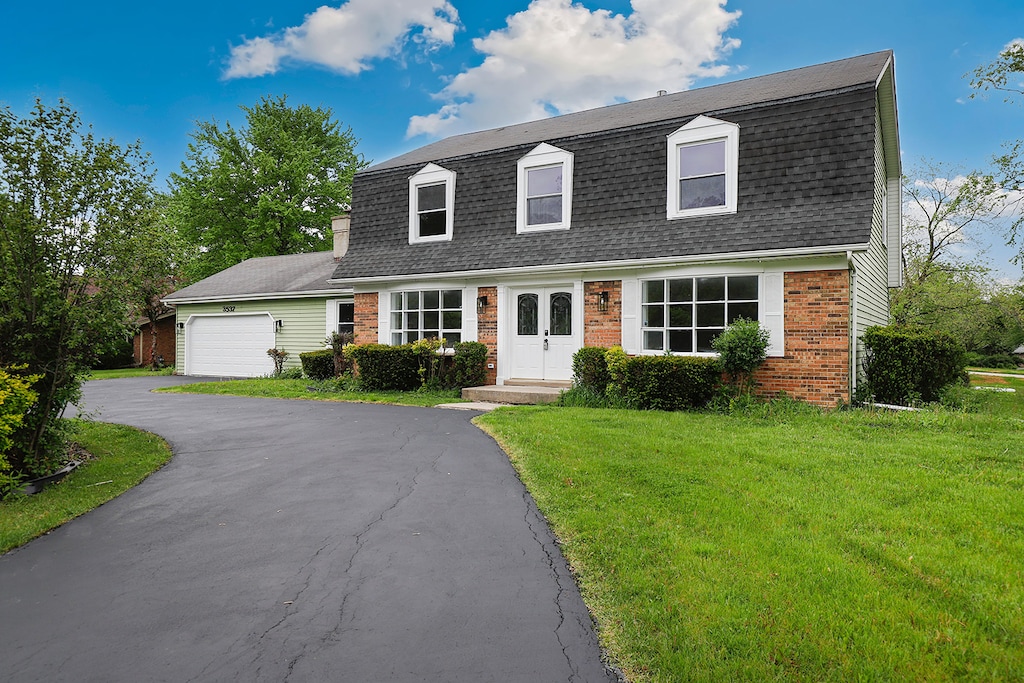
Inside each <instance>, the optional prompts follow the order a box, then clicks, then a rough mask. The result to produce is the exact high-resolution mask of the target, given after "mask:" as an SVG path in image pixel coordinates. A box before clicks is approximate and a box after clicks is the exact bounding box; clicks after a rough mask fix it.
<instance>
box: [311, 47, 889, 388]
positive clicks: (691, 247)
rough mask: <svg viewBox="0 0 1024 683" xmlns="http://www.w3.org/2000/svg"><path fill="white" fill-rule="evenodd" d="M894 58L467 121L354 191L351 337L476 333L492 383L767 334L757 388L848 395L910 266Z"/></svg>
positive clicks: (378, 169)
mask: <svg viewBox="0 0 1024 683" xmlns="http://www.w3.org/2000/svg"><path fill="white" fill-rule="evenodd" d="M899 179H900V159H899V136H898V130H897V116H896V96H895V83H894V78H893V56H892V53H891V52H888V51H886V52H878V53H874V54H869V55H863V56H859V57H854V58H851V59H845V60H841V61H837V62H831V63H827V64H821V65H817V66H811V67H807V68H802V69H796V70H793V71H786V72H783V73H777V74H771V75H768V76H762V77H758V78H750V79H746V80H740V81H736V82H732V83H725V84H722V85H715V86H711V87H707V88H700V89H695V90H690V91H686V92H681V93H676V94H664V95H660V96H658V97H652V98H650V99H645V100H640V101H636V102H628V103H624V104H616V105H612V106H609V107H602V108H600V109H593V110H589V111H582V112H578V113H575V114H568V115H564V116H558V117H555V118H550V119H545V120H541V121H534V122H530V123H524V124H519V125H514V126H506V127H503V128H497V129H493V130H485V131H481V132H476V133H469V134H465V135H458V136H454V137H450V138H447V139H444V140H440V141H438V142H435V143H432V144H429V145H426V146H424V147H421V148H419V149H416V150H414V151H411V152H409V153H407V154H403V155H401V156H399V157H396V158H394V159H391V160H389V161H385V162H383V163H379V164H377V165H375V166H373V167H371V168H368V169H366V170H364V171H362V172H361V173H359V174H358V175H357V176H356V178H355V181H354V185H353V202H352V206H353V208H352V213H351V225H350V227H349V226H345V227H346V228H349V229H350V241H349V244H350V247H349V249H348V251H347V253H345V255H344V256H343V257H342V258H341V259H340V261H339V263H338V265H337V268H336V269H335V271H334V274H333V277H332V278H331V280H330V282H331V283H332V284H333V285H336V286H345V287H352V290H353V292H354V318H355V332H356V339H357V341H358V342H381V343H385V344H392V343H395V344H397V343H402V342H409V341H413V340H415V339H418V338H421V337H445V338H446V339H448V340H449V341H456V340H463V341H466V340H477V341H481V342H483V343H485V344H486V345H487V346H488V348H489V350H490V355H489V358H488V360H489V370H490V373H491V374H490V377H491V379H492V380H493V381H494V382H495V383H497V384H503V383H505V382H508V381H511V380H519V379H546V380H566V379H569V378H570V377H571V374H572V369H571V363H572V356H573V353H574V352H575V351H576V350H577V349H579V348H580V347H582V346H584V345H586V346H606V347H609V346H612V345H615V344H619V345H621V346H622V347H623V348H624V349H625V350H626V351H627V352H628V353H630V354H665V353H672V354H710V353H713V349H712V347H711V341H712V339H714V337H715V336H716V335H717V334H719V333H720V332H721V331H722V330H723V329H724V328H725V326H726V325H728V324H729V323H730V322H731V321H732V320H734V319H736V318H737V317H739V316H744V317H746V318H753V319H756V320H758V321H760V322H761V324H762V325H763V326H764V327H765V328H767V330H768V331H769V333H770V335H771V345H770V349H769V359H768V361H767V362H766V363H765V365H764V366H763V368H762V370H760V371H759V373H758V380H759V383H760V387H761V391H763V392H764V393H774V392H776V391H779V390H785V391H786V392H787V393H789V394H790V395H792V396H795V397H797V398H800V399H803V400H807V401H812V402H815V403H818V404H822V405H834V404H835V403H836V401H838V400H843V401H848V400H849V399H850V396H851V394H852V391H853V389H854V385H855V383H856V379H857V371H858V367H859V364H860V360H861V357H862V354H863V351H862V347H860V346H859V342H858V340H859V338H860V337H861V334H862V333H863V331H864V329H865V328H866V327H868V326H870V325H877V324H885V323H886V322H887V320H888V304H887V294H888V292H887V288H888V287H893V286H898V285H899V277H900V269H899V263H900V228H899V226H900V189H899V188H900V183H899Z"/></svg>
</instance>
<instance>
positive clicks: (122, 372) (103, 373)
mask: <svg viewBox="0 0 1024 683" xmlns="http://www.w3.org/2000/svg"><path fill="white" fill-rule="evenodd" d="M173 374H174V366H168V367H166V368H161V369H159V370H150V369H149V368H148V367H142V368H119V369H117V370H91V371H90V372H89V377H88V379H121V378H122V377H159V376H160V375H173Z"/></svg>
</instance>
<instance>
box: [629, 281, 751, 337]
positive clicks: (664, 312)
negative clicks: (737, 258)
mask: <svg viewBox="0 0 1024 683" xmlns="http://www.w3.org/2000/svg"><path fill="white" fill-rule="evenodd" d="M640 291H641V334H640V336H641V340H640V343H641V349H642V350H643V351H653V352H660V353H664V352H666V351H667V352H669V353H714V352H715V350H714V348H713V347H712V346H711V342H712V340H713V339H714V338H715V337H717V336H718V335H719V334H721V333H722V331H723V330H724V329H725V327H726V325H728V324H730V323H732V322H734V321H735V320H736V319H737V318H740V317H743V318H747V319H748V320H758V314H759V313H760V303H759V302H760V278H759V276H757V275H715V276H707V277H699V276H698V277H682V278H674V279H663V280H643V281H641V282H640Z"/></svg>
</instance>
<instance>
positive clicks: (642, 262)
mask: <svg viewBox="0 0 1024 683" xmlns="http://www.w3.org/2000/svg"><path fill="white" fill-rule="evenodd" d="M868 246H869V245H868V244H866V243H865V244H841V245H830V246H825V247H804V248H802V249H764V250H760V251H745V252H723V253H719V254H696V255H693V256H663V257H661V258H654V259H650V258H645V259H621V260H616V261H587V262H583V263H555V264H548V265H541V266H517V267H514V268H488V269H482V270H460V271H447V272H445V271H442V272H436V273H409V274H403V275H371V276H368V277H353V278H337V279H335V278H331V279H329V280H328V281H327V282H328V283H329V284H332V285H334V284H338V285H341V284H344V285H355V284H373V283H381V282H403V281H407V280H422V279H424V278H450V279H453V278H457V279H463V278H479V277H484V276H498V277H509V276H516V275H543V274H547V273H581V272H587V271H601V270H613V269H623V268H630V269H651V268H664V267H665V266H672V265H683V264H689V263H730V262H740V261H760V260H765V259H782V258H812V257H815V256H827V255H833V256H836V255H843V254H851V253H852V252H855V251H856V252H860V251H867V250H868Z"/></svg>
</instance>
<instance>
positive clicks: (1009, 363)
mask: <svg viewBox="0 0 1024 683" xmlns="http://www.w3.org/2000/svg"><path fill="white" fill-rule="evenodd" d="M966 362H967V365H970V366H971V367H976V368H995V369H997V370H1014V369H1016V368H1017V358H1016V357H1014V356H1012V355H1011V354H1009V353H996V354H992V355H989V356H986V355H985V354H982V353H975V352H973V351H972V352H969V353H968V354H967V360H966Z"/></svg>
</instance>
